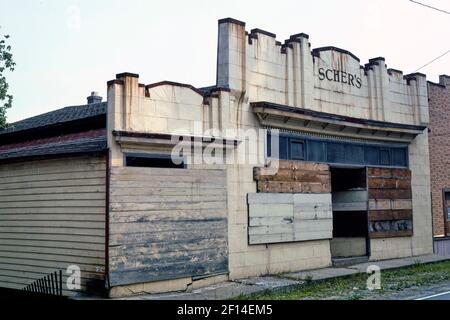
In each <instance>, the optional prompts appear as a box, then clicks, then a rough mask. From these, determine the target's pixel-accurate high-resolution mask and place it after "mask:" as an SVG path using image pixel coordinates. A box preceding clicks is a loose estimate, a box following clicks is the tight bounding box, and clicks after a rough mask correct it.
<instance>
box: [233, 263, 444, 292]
mask: <svg viewBox="0 0 450 320" xmlns="http://www.w3.org/2000/svg"><path fill="white" fill-rule="evenodd" d="M367 278H368V275H367V274H356V275H351V276H347V277H341V278H334V279H329V280H323V281H307V282H306V283H305V284H303V285H300V286H298V287H295V288H291V289H289V290H287V291H284V292H265V293H260V294H253V295H241V296H239V297H238V298H237V299H239V300H248V299H252V300H311V299H314V300H320V299H330V300H335V299H336V300H338V299H343V300H361V299H368V298H376V297H377V296H378V297H381V296H382V295H383V294H389V293H394V292H399V291H403V290H405V289H408V288H411V287H417V286H424V285H431V284H436V283H439V282H443V281H449V280H450V261H444V262H438V263H432V264H413V265H412V266H409V267H404V268H401V269H395V270H386V271H382V272H381V290H373V291H370V290H368V289H367V284H366V283H367Z"/></svg>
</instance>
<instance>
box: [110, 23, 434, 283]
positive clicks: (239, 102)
mask: <svg viewBox="0 0 450 320" xmlns="http://www.w3.org/2000/svg"><path fill="white" fill-rule="evenodd" d="M218 36H219V39H218V60H217V84H216V86H214V87H213V88H210V89H196V88H193V87H191V86H189V85H183V84H178V83H171V82H162V83H159V84H152V85H147V86H145V85H140V84H139V78H138V76H137V75H133V74H122V75H118V77H117V79H116V80H113V81H110V82H109V83H108V134H109V137H108V143H109V148H110V155H111V157H110V165H111V166H119V167H120V166H123V165H124V162H123V159H124V157H123V154H124V153H127V152H148V153H166V154H170V152H171V149H172V147H173V145H171V144H170V143H167V142H161V141H158V139H159V138H151V139H150V138H147V140H146V141H143V140H142V139H141V140H139V139H136V140H134V141H133V140H131V139H129V140H128V141H126V142H123V141H119V139H118V138H117V136H116V135H115V134H113V132H115V131H116V132H117V131H126V132H136V133H141V134H159V135H161V134H167V135H173V134H176V133H179V132H180V129H181V130H182V131H183V134H185V135H192V136H216V137H217V136H218V137H220V138H227V139H229V140H233V141H238V142H240V143H237V144H236V146H235V147H229V148H226V149H227V150H228V154H227V157H228V159H235V160H236V159H238V158H239V157H242V155H246V156H248V154H249V153H250V154H254V155H255V156H256V157H258V159H263V160H264V158H265V156H266V138H265V135H261V134H259V135H257V136H251V137H250V138H249V139H250V140H249V143H248V144H247V143H242V141H244V140H245V138H244V137H243V134H248V131H247V130H248V129H255V130H259V129H261V128H264V127H269V128H270V127H273V128H277V129H281V130H289V131H290V132H299V133H304V134H308V135H311V136H326V137H329V138H336V139H341V140H342V139H343V140H345V139H348V140H350V141H370V142H376V143H378V142H383V143H384V142H386V143H400V144H408V145H409V161H408V163H409V168H410V170H411V171H412V192H413V196H412V198H413V216H414V220H413V221H414V235H413V236H412V237H398V238H387V239H372V240H371V255H370V259H372V260H378V259H389V258H397V257H406V256H413V255H421V254H428V253H432V226H431V202H430V196H429V195H430V172H429V165H428V163H429V160H428V138H427V129H426V128H425V127H426V126H427V124H428V120H429V119H428V101H427V85H426V78H425V76H424V75H422V74H412V75H408V76H404V75H403V74H402V72H401V71H397V70H394V69H388V68H387V66H386V61H385V59H384V58H375V59H372V60H370V61H369V62H368V63H367V64H366V65H361V62H360V61H359V59H358V58H357V57H356V56H355V55H353V54H352V53H350V52H347V51H345V50H342V49H338V48H334V47H327V48H319V49H313V50H312V49H311V43H310V41H309V37H308V36H307V35H306V34H297V35H293V36H292V37H291V38H290V39H288V40H286V41H285V42H284V43H280V42H278V41H277V40H276V38H275V35H273V34H271V33H269V32H265V31H262V30H258V29H255V30H252V31H251V32H246V30H245V24H244V23H242V22H240V21H236V20H233V19H224V20H221V21H219V35H218ZM380 50H382V49H380ZM256 102H266V103H272V104H276V105H282V106H288V107H291V108H297V109H299V110H310V111H317V112H319V113H324V114H327V115H329V114H331V115H338V116H342V117H344V118H341V119H340V120H339V121H341V122H339V123H335V122H333V121H334V120H333V121H332V120H330V123H329V124H328V125H326V126H325V125H323V123H321V122H320V121H316V120H317V119H314V116H312V119H308V118H307V117H305V116H303V115H302V117H303V118H301V119H300V118H299V119H294V118H292V119H291V118H289V117H286V121H284V122H283V121H282V122H281V124H280V122H276V121H271V118H270V117H268V118H266V119H263V117H262V118H261V117H260V114H258V113H257V112H255V111H254V108H253V106H252V104H251V103H256ZM354 119H359V120H362V121H360V122H359V123H358V122H357V121H356V120H354ZM365 120H371V121H375V122H370V123H368V122H366V121H365ZM342 121H344V122H345V121H347V122H348V123H352V124H349V125H348V126H347V127H346V126H343V125H342V123H343V122H342ZM347 122H346V123H347ZM300 123H301V124H300ZM386 123H394V124H398V126H397V125H396V126H392V128H394V127H395V128H394V129H392V128H391V129H389V130H388V131H389V132H388V131H384V130H383V129H379V130H378V129H374V128H375V127H376V128H383V126H384V124H386ZM401 125H405V126H406V127H402V126H401ZM408 126H411V127H408ZM413 127H414V128H413ZM417 128H422V132H421V133H420V134H417V132H416V133H411V132H412V131H414V130H415V131H417V130H418V129H417ZM413 129H414V130H413ZM214 130H216V131H214ZM249 145H251V148H249V147H248V146H249ZM263 162H264V161H261V162H260V163H259V166H261V165H263V164H264V163H263ZM188 166H189V167H196V168H207V167H219V168H224V169H226V171H227V190H228V192H227V213H228V217H227V218H228V254H229V275H228V276H229V279H239V278H243V277H249V276H257V275H263V274H278V273H282V272H288V271H296V270H305V269H314V268H320V267H327V266H330V265H331V251H330V240H315V241H301V242H293V243H280V244H262V245H249V244H248V206H247V194H248V193H255V192H256V191H257V190H256V183H255V181H254V177H253V168H254V167H255V166H258V164H255V163H248V164H247V163H239V162H238V161H234V163H231V162H230V163H229V164H220V165H210V164H189V165H188ZM165 283H167V286H166V287H165V286H164V285H162V287H161V283H158V284H155V286H156V285H158V286H160V287H161V288H164V287H165V288H169V286H170V288H171V289H170V290H172V289H174V288H175V289H183V288H185V287H186V286H187V285H188V284H189V283H190V282H189V279H187V280H186V281H181V280H180V279H178V280H173V281H172V282H170V281H169V282H167V281H166V282H165ZM170 283H171V284H170ZM174 283H176V285H174ZM161 290H162V291H164V290H165V289H161Z"/></svg>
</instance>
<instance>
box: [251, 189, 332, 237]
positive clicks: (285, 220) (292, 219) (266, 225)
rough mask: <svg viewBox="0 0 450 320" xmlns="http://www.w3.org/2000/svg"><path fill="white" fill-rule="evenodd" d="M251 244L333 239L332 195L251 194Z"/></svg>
mask: <svg viewBox="0 0 450 320" xmlns="http://www.w3.org/2000/svg"><path fill="white" fill-rule="evenodd" d="M248 206H249V231H248V232H249V244H265V243H282V242H296V241H309V240H319V239H331V238H332V237H333V236H332V229H333V213H332V211H331V194H287V193H284V194H283V193H251V194H248Z"/></svg>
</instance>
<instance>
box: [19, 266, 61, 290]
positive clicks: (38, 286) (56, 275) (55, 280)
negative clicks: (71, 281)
mask: <svg viewBox="0 0 450 320" xmlns="http://www.w3.org/2000/svg"><path fill="white" fill-rule="evenodd" d="M22 290H24V291H27V292H31V293H34V294H43V295H50V296H59V297H62V295H63V294H62V271H61V270H59V272H58V271H55V272H53V273H51V274H49V275H46V276H45V277H43V278H41V279H38V280H36V281H35V282H33V283H31V284H29V285H28V286H26V287H25V288H23V289H22Z"/></svg>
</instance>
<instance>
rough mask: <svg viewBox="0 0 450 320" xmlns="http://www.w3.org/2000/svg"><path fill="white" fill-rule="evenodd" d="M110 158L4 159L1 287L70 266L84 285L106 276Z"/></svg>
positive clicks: (26, 282)
mask: <svg viewBox="0 0 450 320" xmlns="http://www.w3.org/2000/svg"><path fill="white" fill-rule="evenodd" d="M105 189H106V161H105V158H104V157H103V156H76V157H68V158H60V159H48V160H39V161H25V162H19V163H12V164H2V165H0V287H6V288H13V289H21V288H23V287H25V286H27V285H29V284H30V283H32V282H34V281H35V280H38V279H40V278H43V277H44V276H46V275H48V274H50V273H53V272H55V271H59V270H63V289H64V292H63V293H64V294H66V295H76V294H79V292H76V291H70V290H66V289H67V288H65V279H66V278H67V276H68V275H66V270H67V267H68V266H70V265H78V266H79V267H80V269H81V283H82V290H81V291H85V290H86V288H87V285H88V283H89V282H90V281H93V280H103V279H104V267H105V204H106V201H105V200H106V199H105Z"/></svg>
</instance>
